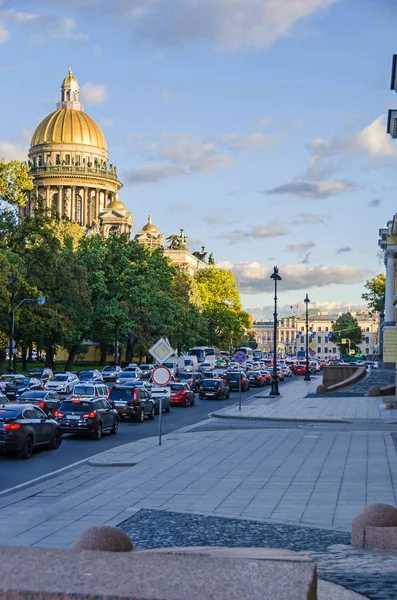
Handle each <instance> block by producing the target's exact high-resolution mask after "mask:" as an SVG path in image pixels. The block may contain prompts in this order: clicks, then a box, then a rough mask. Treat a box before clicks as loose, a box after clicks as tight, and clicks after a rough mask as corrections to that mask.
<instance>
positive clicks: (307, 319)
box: [304, 294, 310, 381]
mask: <svg viewBox="0 0 397 600" xmlns="http://www.w3.org/2000/svg"><path fill="white" fill-rule="evenodd" d="M309 302H310V300H309V296H308V294H306V298H305V299H304V303H305V304H306V367H305V381H310V370H309Z"/></svg>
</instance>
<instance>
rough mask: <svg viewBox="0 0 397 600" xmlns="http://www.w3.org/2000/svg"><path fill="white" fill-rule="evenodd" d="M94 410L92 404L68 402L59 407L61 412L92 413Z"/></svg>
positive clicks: (77, 401)
mask: <svg viewBox="0 0 397 600" xmlns="http://www.w3.org/2000/svg"><path fill="white" fill-rule="evenodd" d="M92 409H93V406H92V402H84V401H81V400H68V401H66V402H62V404H61V406H60V407H59V412H61V413H63V412H91V410H92Z"/></svg>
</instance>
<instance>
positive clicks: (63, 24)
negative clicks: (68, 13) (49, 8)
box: [0, 8, 89, 43]
mask: <svg viewBox="0 0 397 600" xmlns="http://www.w3.org/2000/svg"><path fill="white" fill-rule="evenodd" d="M7 21H10V22H12V23H16V24H20V25H22V26H23V27H25V28H26V30H27V31H28V33H29V34H30V40H31V41H33V42H36V43H40V42H43V41H45V40H55V41H67V42H82V41H86V40H87V39H88V38H89V36H88V35H87V34H85V33H80V32H78V31H76V28H77V23H76V21H75V20H74V19H72V18H71V17H58V16H57V15H54V14H50V13H28V12H22V11H17V10H15V9H13V8H10V9H7V10H1V11H0V22H1V23H0V25H1V26H2V28H3V29H2V31H3V37H4V22H7ZM0 36H1V29H0ZM5 41H7V40H5Z"/></svg>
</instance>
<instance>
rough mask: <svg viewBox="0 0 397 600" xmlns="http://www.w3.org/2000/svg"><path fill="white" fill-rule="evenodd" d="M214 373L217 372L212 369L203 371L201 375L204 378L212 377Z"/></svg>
mask: <svg viewBox="0 0 397 600" xmlns="http://www.w3.org/2000/svg"><path fill="white" fill-rule="evenodd" d="M215 375H217V373H215V372H213V371H203V376H204V377H205V378H206V379H213V378H214V377H215Z"/></svg>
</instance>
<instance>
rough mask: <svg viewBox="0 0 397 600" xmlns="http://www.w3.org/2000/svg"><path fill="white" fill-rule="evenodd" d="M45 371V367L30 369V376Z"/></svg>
mask: <svg viewBox="0 0 397 600" xmlns="http://www.w3.org/2000/svg"><path fill="white" fill-rule="evenodd" d="M43 372H44V369H30V371H28V375H29V377H35V376H36V375H42V374H43Z"/></svg>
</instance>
